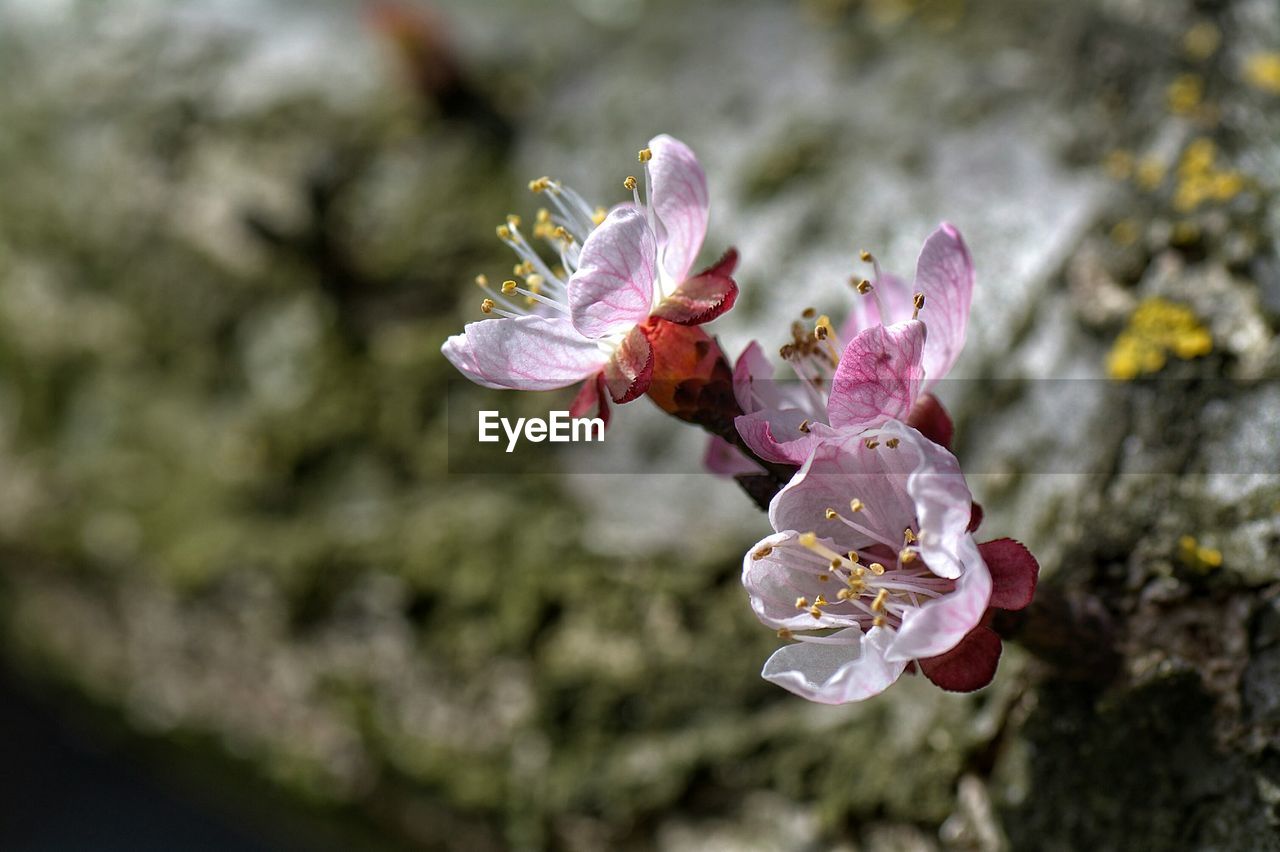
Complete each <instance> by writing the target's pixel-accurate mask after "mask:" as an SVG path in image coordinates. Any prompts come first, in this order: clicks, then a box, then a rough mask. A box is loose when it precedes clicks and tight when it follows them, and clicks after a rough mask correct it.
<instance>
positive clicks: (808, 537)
mask: <svg viewBox="0 0 1280 852" xmlns="http://www.w3.org/2000/svg"><path fill="white" fill-rule="evenodd" d="M797 541H799V543H800V546H801V547H807V548H809V549H813V548H815V547H817V546H818V534H817V533H813V532H806V533H800V538H799V539H797Z"/></svg>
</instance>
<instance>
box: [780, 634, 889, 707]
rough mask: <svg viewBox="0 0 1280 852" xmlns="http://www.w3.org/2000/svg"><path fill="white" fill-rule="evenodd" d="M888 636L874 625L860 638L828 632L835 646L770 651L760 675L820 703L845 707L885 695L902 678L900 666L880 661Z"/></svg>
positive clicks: (800, 645)
mask: <svg viewBox="0 0 1280 852" xmlns="http://www.w3.org/2000/svg"><path fill="white" fill-rule="evenodd" d="M890 636H891V634H890V633H889V631H887V630H885V629H884V628H883V627H873V628H871V630H870V631H869V632H868V633H867V634H866V635H865V636H860V635H859V631H858V629H857V628H856V627H851V628H848V629H847V630H841V631H838V632H836V633H833V634H831V636H830V637H828V638H830V639H840V640H845V641H844V642H842V643H839V644H834V643H833V644H826V643H823V644H819V643H814V642H797V643H795V644H794V645H784V646H783V647H781V648H779V649H778V650H777V651H775V652H774V654H773V656H772V657H770V658H769V660H768V662H766V663H765V664H764V670H763V671H762V672H760V675H761V676H762V677H763V678H764V679H765V680H768V681H771V682H772V683H776V684H777V685H778V686H781V687H782V688H783V689H786V690H789V691H791V692H794V693H795V694H796V695H799V696H800V697H802V698H807V699H809V700H810V701H817V702H819V703H822V704H848V703H850V702H853V701H862V700H863V699H865V698H870V697H871V696H873V695H879V694H880V693H881V692H884V691H885V689H887V688H888V687H889V686H890V685H891V684H892V683H893V682H894V681H896V680H897V679H898V678H899V677H901V675H902V672H903V670H904V669H905V668H906V667H907V664H906V663H905V662H890V661H888V660H886V659H885V656H884V646H885V644H886V643H887V642H888V641H889V637H890Z"/></svg>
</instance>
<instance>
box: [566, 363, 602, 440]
mask: <svg viewBox="0 0 1280 852" xmlns="http://www.w3.org/2000/svg"><path fill="white" fill-rule="evenodd" d="M592 411H595V412H596V416H597V417H599V418H600V419H601V420H603V421H604V425H605V426H606V427H608V425H609V397H608V396H607V395H606V394H605V386H604V371H603V370H602V371H601V372H599V373H596V374H595V375H594V376H591V377H590V378H589V379H587V380H586V381H585V382H583V383H582V388H581V389H580V390H579V391H578V395H577V396H575V397H574V398H573V402H572V403H571V404H570V405H569V416H570V417H587V416H588V415H590V414H591V412H592Z"/></svg>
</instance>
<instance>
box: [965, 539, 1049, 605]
mask: <svg viewBox="0 0 1280 852" xmlns="http://www.w3.org/2000/svg"><path fill="white" fill-rule="evenodd" d="M978 551H979V552H980V553H981V554H982V559H983V561H985V562H986V563H987V568H989V569H990V570H991V586H992V591H991V606H992V607H994V608H996V609H1009V610H1018V609H1022V608H1023V607H1025V606H1026V605H1027V604H1029V603H1031V598H1032V597H1034V596H1035V593H1036V580H1037V579H1038V578H1039V576H1040V563H1039V562H1037V561H1036V558H1035V557H1034V556H1032V555H1031V551H1030V550H1027V548H1026V547H1025V546H1024V545H1023V544H1022V543H1021V542H1018V541H1014V540H1013V539H1011V538H997V539H995V540H994V541H984V542H983V543H982V544H980V545H978Z"/></svg>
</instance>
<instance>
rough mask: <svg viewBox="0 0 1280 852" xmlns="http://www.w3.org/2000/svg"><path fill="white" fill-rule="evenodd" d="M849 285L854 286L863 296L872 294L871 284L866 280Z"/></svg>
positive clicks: (852, 282)
mask: <svg viewBox="0 0 1280 852" xmlns="http://www.w3.org/2000/svg"><path fill="white" fill-rule="evenodd" d="M849 283H851V284H853V288H854V289H855V290H857V291H858V292H859V293H860V294H861V295H863V296H865V295H867V294H868V293H870V292H871V282H870V281H868V280H867V279H865V278H862V279H860V280H858V281H851V282H849Z"/></svg>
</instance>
